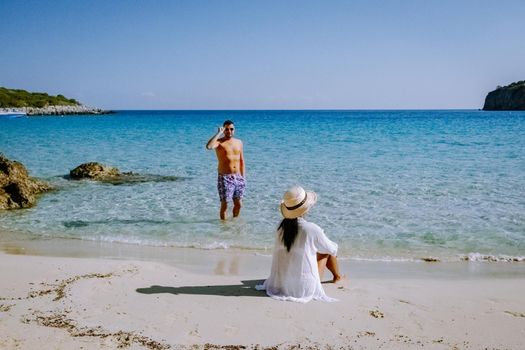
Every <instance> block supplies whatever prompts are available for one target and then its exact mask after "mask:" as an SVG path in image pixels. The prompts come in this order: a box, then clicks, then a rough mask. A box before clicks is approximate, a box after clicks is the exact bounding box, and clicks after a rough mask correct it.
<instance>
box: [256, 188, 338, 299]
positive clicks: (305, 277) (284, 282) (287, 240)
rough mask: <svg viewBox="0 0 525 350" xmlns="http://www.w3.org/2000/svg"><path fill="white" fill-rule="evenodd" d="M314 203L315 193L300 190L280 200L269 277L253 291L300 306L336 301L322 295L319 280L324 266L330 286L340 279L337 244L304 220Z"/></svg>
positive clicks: (291, 191) (315, 226)
mask: <svg viewBox="0 0 525 350" xmlns="http://www.w3.org/2000/svg"><path fill="white" fill-rule="evenodd" d="M316 201H317V195H316V194H315V192H310V191H308V192H307V191H305V190H304V189H303V188H302V187H300V186H295V187H292V188H290V189H289V190H288V191H286V193H285V194H284V196H283V200H282V202H281V214H282V216H283V217H284V219H283V221H282V222H281V224H280V225H279V228H278V229H277V233H276V239H275V247H274V251H273V258H272V270H271V273H270V277H268V279H267V280H266V281H264V284H262V285H260V286H257V287H256V288H257V289H258V290H266V294H268V296H270V297H272V298H274V299H278V300H288V301H296V302H301V303H306V302H309V301H310V300H312V299H315V300H322V301H336V299H333V298H330V297H328V296H327V295H326V294H325V293H324V290H323V287H322V286H321V278H320V276H322V274H323V270H324V267H325V266H326V267H327V268H328V270H330V272H332V274H333V280H332V281H333V282H337V281H338V280H339V279H341V275H340V274H339V271H338V266H337V259H336V254H337V244H336V243H334V242H332V241H331V240H329V239H328V237H326V235H325V234H324V231H323V230H322V229H321V228H320V227H319V226H317V225H316V224H314V223H312V222H308V221H306V220H305V219H304V218H303V216H304V215H305V214H306V213H307V212H308V210H309V209H310V208H311V207H312V206H313V205H314V204H315V202H316Z"/></svg>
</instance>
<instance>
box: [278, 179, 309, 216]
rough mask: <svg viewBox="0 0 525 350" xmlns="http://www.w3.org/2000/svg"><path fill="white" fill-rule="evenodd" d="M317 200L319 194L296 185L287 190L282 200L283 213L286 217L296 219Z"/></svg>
mask: <svg viewBox="0 0 525 350" xmlns="http://www.w3.org/2000/svg"><path fill="white" fill-rule="evenodd" d="M315 202H317V195H316V194H315V192H312V191H305V190H304V188H302V187H301V186H294V187H292V188H290V189H289V190H288V191H286V192H285V193H284V195H283V200H282V201H281V214H282V215H283V217H284V218H285V219H295V218H298V217H299V216H302V215H303V214H305V213H306V212H307V211H308V210H309V209H310V208H311V207H312V206H313V205H314V204H315Z"/></svg>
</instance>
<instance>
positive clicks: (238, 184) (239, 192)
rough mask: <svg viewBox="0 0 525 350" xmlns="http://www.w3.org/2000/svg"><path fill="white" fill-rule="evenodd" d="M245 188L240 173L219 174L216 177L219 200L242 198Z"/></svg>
mask: <svg viewBox="0 0 525 350" xmlns="http://www.w3.org/2000/svg"><path fill="white" fill-rule="evenodd" d="M245 188H246V180H245V179H244V177H243V176H242V175H241V174H225V175H221V174H219V176H218V178H217V189H218V190H219V198H220V199H221V202H227V201H231V200H232V199H242V197H244V190H245Z"/></svg>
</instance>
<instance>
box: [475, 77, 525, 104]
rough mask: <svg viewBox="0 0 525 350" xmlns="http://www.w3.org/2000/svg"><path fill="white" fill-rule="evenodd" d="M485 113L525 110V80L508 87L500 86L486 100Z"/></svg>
mask: <svg viewBox="0 0 525 350" xmlns="http://www.w3.org/2000/svg"><path fill="white" fill-rule="evenodd" d="M483 110H484V111H513V110H514V111H523V110H525V80H522V81H518V82H515V83H512V84H510V85H507V86H498V88H497V89H496V90H494V91H491V92H489V93H488V95H487V97H486V98H485V105H484V106H483Z"/></svg>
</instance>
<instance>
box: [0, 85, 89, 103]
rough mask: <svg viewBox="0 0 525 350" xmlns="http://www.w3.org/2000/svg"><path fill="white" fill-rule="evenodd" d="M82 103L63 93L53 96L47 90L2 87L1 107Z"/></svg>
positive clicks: (0, 91)
mask: <svg viewBox="0 0 525 350" xmlns="http://www.w3.org/2000/svg"><path fill="white" fill-rule="evenodd" d="M78 105H80V103H79V102H78V101H76V100H75V99H72V98H66V97H64V96H63V95H57V96H51V95H48V94H46V93H45V92H29V91H25V90H18V89H8V88H4V87H0V108H20V107H37V108H43V107H47V106H78Z"/></svg>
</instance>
